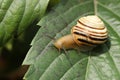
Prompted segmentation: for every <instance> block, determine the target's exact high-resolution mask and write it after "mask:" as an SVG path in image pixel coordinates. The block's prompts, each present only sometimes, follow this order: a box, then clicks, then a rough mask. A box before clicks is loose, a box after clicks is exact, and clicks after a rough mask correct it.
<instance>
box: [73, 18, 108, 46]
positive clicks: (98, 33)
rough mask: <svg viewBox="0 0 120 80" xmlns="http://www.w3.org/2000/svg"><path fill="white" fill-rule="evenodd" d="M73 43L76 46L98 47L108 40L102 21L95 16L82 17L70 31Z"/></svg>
mask: <svg viewBox="0 0 120 80" xmlns="http://www.w3.org/2000/svg"><path fill="white" fill-rule="evenodd" d="M71 34H72V35H73V39H74V41H75V42H76V43H77V44H78V45H81V44H83V45H87V46H88V45H90V46H94V45H98V44H102V43H104V42H105V41H106V40H107V38H108V33H107V29H106V27H105V25H104V23H103V21H102V20H101V19H100V18H99V17H97V16H87V17H82V18H80V19H79V20H78V21H77V24H76V25H75V26H74V27H73V28H72V29H71Z"/></svg>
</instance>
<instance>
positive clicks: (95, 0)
mask: <svg viewBox="0 0 120 80" xmlns="http://www.w3.org/2000/svg"><path fill="white" fill-rule="evenodd" d="M94 14H95V15H96V16H97V0H94Z"/></svg>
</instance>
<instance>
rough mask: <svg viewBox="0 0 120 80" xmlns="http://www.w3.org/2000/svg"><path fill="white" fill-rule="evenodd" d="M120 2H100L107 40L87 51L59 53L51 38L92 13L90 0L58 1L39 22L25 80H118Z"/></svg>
mask: <svg viewBox="0 0 120 80" xmlns="http://www.w3.org/2000/svg"><path fill="white" fill-rule="evenodd" d="M119 4H120V2H119V0H116V1H113V0H107V1H103V0H99V1H98V6H97V9H98V16H99V17H100V18H101V19H102V20H103V21H104V22H105V25H106V27H107V28H108V32H109V39H108V41H107V42H106V43H105V44H102V45H100V46H97V47H96V48H95V49H93V50H92V51H89V52H84V53H83V52H79V51H76V50H68V51H67V53H66V54H65V52H64V51H63V52H59V51H58V50H57V49H56V48H55V47H54V45H53V42H54V41H53V39H51V38H49V37H48V36H51V37H53V38H56V39H58V38H60V37H62V36H63V35H66V34H69V33H70V29H71V27H72V26H74V25H75V24H76V21H77V20H78V19H79V18H80V17H82V16H86V15H91V14H92V15H93V14H94V4H93V1H92V0H89V1H88V0H84V1H83V0H61V2H60V3H59V4H58V5H57V6H55V7H54V8H53V9H52V10H51V12H49V13H48V14H47V15H46V16H45V17H44V18H43V19H42V20H40V22H39V23H38V25H39V26H42V27H41V28H40V29H39V31H38V33H37V34H36V36H35V38H34V39H33V41H32V43H31V45H32V47H31V49H30V50H29V52H28V54H27V56H26V58H25V60H24V62H23V64H24V65H31V66H30V68H29V70H28V72H27V73H26V75H25V77H24V78H25V79H26V80H34V79H36V80H119V79H120V54H119V52H120V34H119V33H120V29H119V28H120V14H119V12H120V9H119V8H120V5H119Z"/></svg>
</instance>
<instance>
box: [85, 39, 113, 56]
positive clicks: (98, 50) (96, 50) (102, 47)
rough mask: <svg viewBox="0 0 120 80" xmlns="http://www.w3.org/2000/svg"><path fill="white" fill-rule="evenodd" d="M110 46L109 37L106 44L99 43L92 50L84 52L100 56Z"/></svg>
mask: <svg viewBox="0 0 120 80" xmlns="http://www.w3.org/2000/svg"><path fill="white" fill-rule="evenodd" d="M110 47H111V41H110V38H108V39H107V41H106V42H105V43H104V44H101V45H98V46H96V47H95V48H93V49H92V50H91V51H87V52H83V53H84V54H86V55H90V56H98V55H101V54H104V53H106V52H108V51H109V49H110Z"/></svg>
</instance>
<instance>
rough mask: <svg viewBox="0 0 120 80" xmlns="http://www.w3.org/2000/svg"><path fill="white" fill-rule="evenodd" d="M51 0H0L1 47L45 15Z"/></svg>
mask: <svg viewBox="0 0 120 80" xmlns="http://www.w3.org/2000/svg"><path fill="white" fill-rule="evenodd" d="M48 2H49V0H0V46H1V45H4V44H5V43H6V42H7V41H8V40H9V39H10V38H11V37H12V36H13V35H19V34H21V33H22V32H23V31H25V30H26V28H27V27H29V25H30V24H32V23H33V22H35V21H38V20H40V18H41V17H42V16H43V15H44V13H45V10H46V8H47V5H48Z"/></svg>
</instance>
